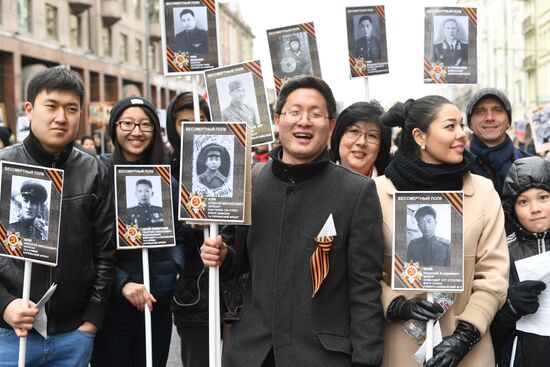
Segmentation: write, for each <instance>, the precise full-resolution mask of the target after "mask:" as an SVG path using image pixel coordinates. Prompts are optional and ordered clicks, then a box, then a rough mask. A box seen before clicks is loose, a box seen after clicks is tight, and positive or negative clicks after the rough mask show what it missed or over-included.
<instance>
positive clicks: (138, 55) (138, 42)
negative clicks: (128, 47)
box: [134, 39, 143, 65]
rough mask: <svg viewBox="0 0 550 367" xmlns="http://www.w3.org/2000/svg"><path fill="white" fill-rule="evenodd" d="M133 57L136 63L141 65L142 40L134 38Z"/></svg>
mask: <svg viewBox="0 0 550 367" xmlns="http://www.w3.org/2000/svg"><path fill="white" fill-rule="evenodd" d="M134 58H135V60H134V61H135V63H136V64H137V65H141V64H142V63H143V42H141V40H138V39H136V44H135V48H134Z"/></svg>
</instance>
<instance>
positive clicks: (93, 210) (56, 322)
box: [0, 132, 115, 335]
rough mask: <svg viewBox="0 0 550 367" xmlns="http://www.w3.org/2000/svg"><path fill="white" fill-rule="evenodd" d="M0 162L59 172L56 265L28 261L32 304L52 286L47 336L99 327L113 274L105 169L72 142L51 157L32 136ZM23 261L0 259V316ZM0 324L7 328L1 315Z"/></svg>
mask: <svg viewBox="0 0 550 367" xmlns="http://www.w3.org/2000/svg"><path fill="white" fill-rule="evenodd" d="M0 159H1V160H3V161H11V162H18V163H24V164H31V165H37V166H44V167H55V168H60V169H63V170H64V180H63V199H62V205H61V223H60V229H59V250H58V264H57V267H50V266H46V265H42V264H33V266H32V280H31V292H30V300H31V301H33V302H37V301H38V300H39V299H40V298H41V297H42V296H43V295H44V293H45V292H46V290H47V289H48V288H49V287H50V285H51V284H52V283H54V282H55V283H57V289H56V291H55V293H54V294H53V296H52V298H51V299H50V301H49V302H48V304H47V305H46V314H47V316H48V330H47V331H48V334H49V335H55V334H60V333H64V332H68V331H71V330H75V329H77V328H78V327H79V326H80V325H81V324H82V323H83V322H84V321H89V322H91V323H93V324H94V325H96V326H98V327H101V325H102V323H103V319H104V316H105V313H106V311H107V309H108V301H109V295H110V291H111V286H112V282H113V276H114V252H115V245H114V242H113V241H112V238H113V237H112V234H113V233H114V230H115V228H114V224H115V220H114V209H113V199H112V196H111V192H112V190H106V189H105V184H106V180H105V177H106V171H107V170H106V169H105V167H104V166H103V165H102V164H101V163H100V162H99V161H98V160H97V159H96V158H95V157H94V156H92V155H90V154H88V153H85V152H84V151H81V150H79V149H76V148H74V147H73V145H72V144H71V145H70V146H68V147H67V149H66V150H65V151H64V152H63V153H61V154H60V155H59V157H57V158H55V157H53V156H52V155H50V154H49V153H47V152H46V151H45V150H44V149H43V148H42V146H41V145H40V142H39V141H38V139H37V138H36V137H35V136H34V135H33V134H32V132H31V134H30V135H29V136H28V137H27V138H26V139H25V141H24V142H23V144H17V145H14V146H11V147H8V148H6V149H4V150H2V151H1V152H0ZM23 269H24V261H19V260H14V259H11V258H7V257H0V314H3V313H4V310H5V308H6V306H7V305H8V304H9V303H10V302H11V301H13V300H14V299H16V298H21V295H22V286H23ZM0 327H3V328H11V327H10V326H9V325H8V324H7V323H6V322H5V321H4V320H3V319H0Z"/></svg>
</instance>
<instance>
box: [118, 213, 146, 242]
mask: <svg viewBox="0 0 550 367" xmlns="http://www.w3.org/2000/svg"><path fill="white" fill-rule="evenodd" d="M125 234H126V224H125V223H124V222H123V221H122V220H121V219H119V220H118V236H119V237H120V239H121V240H122V241H123V242H124V243H125V244H126V246H129V247H135V246H138V247H139V246H142V245H143V242H141V240H140V239H139V238H136V240H135V241H131V240H130V239H129V238H126V237H124V235H125Z"/></svg>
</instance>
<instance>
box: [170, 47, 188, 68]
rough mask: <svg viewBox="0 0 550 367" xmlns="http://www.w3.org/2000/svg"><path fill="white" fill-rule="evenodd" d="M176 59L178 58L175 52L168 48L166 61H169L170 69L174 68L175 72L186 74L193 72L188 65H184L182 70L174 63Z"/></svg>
mask: <svg viewBox="0 0 550 367" xmlns="http://www.w3.org/2000/svg"><path fill="white" fill-rule="evenodd" d="M175 58H176V55H175V54H174V52H173V51H172V50H171V49H169V48H166V60H167V61H168V64H169V65H170V67H172V68H173V69H174V70H175V71H177V72H179V73H185V72H189V71H191V69H189V67H188V66H187V65H183V66H182V67H181V68H180V67H178V66H177V65H176V64H175V63H173V61H174V59H175Z"/></svg>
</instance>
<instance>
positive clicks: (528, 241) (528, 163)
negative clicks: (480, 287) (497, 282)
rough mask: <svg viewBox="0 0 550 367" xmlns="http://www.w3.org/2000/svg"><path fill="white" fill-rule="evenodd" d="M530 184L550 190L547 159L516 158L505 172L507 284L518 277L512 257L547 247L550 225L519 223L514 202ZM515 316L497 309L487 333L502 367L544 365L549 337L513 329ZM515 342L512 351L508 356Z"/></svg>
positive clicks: (518, 256) (548, 247) (517, 258)
mask: <svg viewBox="0 0 550 367" xmlns="http://www.w3.org/2000/svg"><path fill="white" fill-rule="evenodd" d="M531 188H539V189H543V190H546V191H548V192H550V163H549V162H547V161H545V160H544V159H542V158H540V157H528V158H522V159H518V160H516V161H515V162H514V163H513V164H512V166H511V168H510V171H509V172H508V175H507V177H506V180H505V182H504V188H503V193H502V206H503V208H504V214H505V217H506V222H507V225H508V226H509V227H510V228H513V230H514V232H513V233H511V234H510V235H509V236H508V249H509V251H510V285H512V284H517V283H518V282H519V278H518V275H517V271H516V269H515V266H514V261H516V260H520V259H524V258H527V257H530V256H534V255H538V254H540V253H543V252H546V251H549V250H550V228H549V229H548V230H547V231H546V232H542V233H530V232H528V231H526V230H525V228H523V226H522V225H521V224H520V223H519V221H518V219H517V217H516V214H515V211H514V205H515V201H516V199H517V197H518V196H519V195H520V194H521V193H522V192H524V191H526V190H528V189H531ZM516 321H517V320H516V318H512V317H510V315H509V314H508V313H506V312H504V311H503V310H501V311H499V312H498V313H497V314H496V316H495V318H494V320H493V322H492V324H491V337H492V339H493V344H494V347H495V358H496V360H497V362H498V365H499V366H502V367H508V366H510V367H523V366H544V365H546V364H547V361H546V358H547V357H546V356H547V355H548V354H549V353H550V339H549V338H548V337H547V336H540V335H535V334H531V333H526V332H522V331H519V330H516ZM514 343H516V348H515V354H514V355H513V356H512V351H513V349H514Z"/></svg>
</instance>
